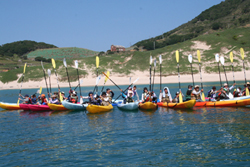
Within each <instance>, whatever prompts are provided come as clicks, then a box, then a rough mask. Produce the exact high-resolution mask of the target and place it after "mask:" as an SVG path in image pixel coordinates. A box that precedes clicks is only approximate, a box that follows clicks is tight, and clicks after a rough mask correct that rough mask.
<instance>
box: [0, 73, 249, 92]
mask: <svg viewBox="0 0 250 167" xmlns="http://www.w3.org/2000/svg"><path fill="white" fill-rule="evenodd" d="M249 73H250V71H246V75H247V74H249ZM135 74H136V75H128V76H124V77H119V75H117V74H115V75H112V74H111V75H110V78H111V79H112V80H113V81H114V82H115V83H116V84H117V85H128V84H129V77H131V81H132V82H133V81H135V80H136V79H137V78H138V77H139V80H138V81H137V82H136V84H137V85H140V84H149V73H148V72H141V71H136V72H135ZM234 75H235V80H236V81H242V80H244V79H245V78H244V72H235V73H234ZM247 76H248V75H247ZM19 77H21V75H19ZM81 79H83V84H82V85H81V86H82V87H84V86H94V85H95V83H96V77H92V75H88V77H85V78H81ZM104 79H105V76H104V75H101V81H100V82H99V85H103V83H104ZM221 79H222V82H223V83H225V82H226V79H225V74H224V73H221ZM227 79H228V81H233V73H232V72H228V73H227ZM180 81H181V83H188V82H190V83H191V82H192V76H191V75H190V74H189V75H180ZM194 81H195V82H196V83H200V74H199V73H198V74H194ZM202 81H203V82H213V81H220V79H219V75H218V74H216V73H213V74H208V73H202ZM152 82H153V79H152ZM154 82H155V84H159V83H160V76H159V73H157V74H156V76H155V81H154ZM162 83H163V84H168V83H178V75H174V76H162ZM77 84H78V81H77V82H76V81H75V82H71V85H72V87H75V86H77ZM59 85H60V87H69V84H68V82H67V81H65V82H59ZM106 85H107V86H108V85H113V83H112V82H111V81H109V80H108V81H107V82H106ZM20 86H21V83H17V81H12V82H9V83H5V84H3V83H2V82H0V89H2V90H3V89H20ZM40 86H42V87H43V88H46V85H45V81H44V80H42V81H29V82H24V83H23V84H22V88H23V89H32V88H39V87H40ZM51 86H52V87H53V88H56V87H57V80H56V77H55V75H52V76H51Z"/></svg>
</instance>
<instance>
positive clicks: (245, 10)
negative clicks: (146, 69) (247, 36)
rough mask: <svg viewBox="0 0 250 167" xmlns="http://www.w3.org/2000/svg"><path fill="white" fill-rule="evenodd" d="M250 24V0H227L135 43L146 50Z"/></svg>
mask: <svg viewBox="0 0 250 167" xmlns="http://www.w3.org/2000/svg"><path fill="white" fill-rule="evenodd" d="M248 24H250V0H225V1H222V2H221V3H220V4H218V5H214V6H212V7H211V8H209V9H207V10H205V11H203V12H202V13H201V14H200V15H198V16H197V17H195V18H194V19H192V20H191V21H189V22H187V23H185V24H183V25H181V26H179V27H177V28H175V29H173V30H171V31H169V32H166V33H164V34H161V35H159V36H156V37H154V38H150V39H146V40H142V41H139V42H137V43H135V44H134V46H137V47H140V48H141V47H143V48H144V49H146V50H153V49H154V44H153V43H154V42H155V48H162V47H165V46H168V45H172V44H176V43H180V42H184V41H186V40H190V39H193V38H196V37H198V36H200V35H204V34H210V33H213V32H214V31H217V30H226V29H234V28H238V27H243V26H246V25H248Z"/></svg>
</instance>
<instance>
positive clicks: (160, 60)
mask: <svg viewBox="0 0 250 167" xmlns="http://www.w3.org/2000/svg"><path fill="white" fill-rule="evenodd" d="M159 62H160V64H161V63H162V57H161V55H160V56H159Z"/></svg>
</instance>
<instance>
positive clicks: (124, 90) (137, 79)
mask: <svg viewBox="0 0 250 167" xmlns="http://www.w3.org/2000/svg"><path fill="white" fill-rule="evenodd" d="M138 80H139V78H137V79H136V80H135V81H134V82H133V83H132V84H130V85H129V86H128V87H127V89H125V90H124V91H122V93H124V92H126V91H127V90H128V88H129V87H130V86H132V85H133V84H135V83H136V82H137V81H138ZM121 95H122V94H120V95H119V96H118V97H117V98H116V99H115V101H116V100H117V99H119V97H120V96H121ZM115 101H114V102H115Z"/></svg>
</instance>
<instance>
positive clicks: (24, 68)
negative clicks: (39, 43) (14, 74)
mask: <svg viewBox="0 0 250 167" xmlns="http://www.w3.org/2000/svg"><path fill="white" fill-rule="evenodd" d="M26 66H27V63H25V64H24V67H23V74H25V70H26Z"/></svg>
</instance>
